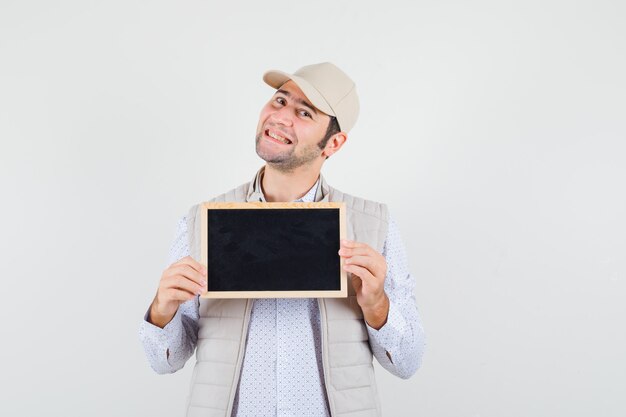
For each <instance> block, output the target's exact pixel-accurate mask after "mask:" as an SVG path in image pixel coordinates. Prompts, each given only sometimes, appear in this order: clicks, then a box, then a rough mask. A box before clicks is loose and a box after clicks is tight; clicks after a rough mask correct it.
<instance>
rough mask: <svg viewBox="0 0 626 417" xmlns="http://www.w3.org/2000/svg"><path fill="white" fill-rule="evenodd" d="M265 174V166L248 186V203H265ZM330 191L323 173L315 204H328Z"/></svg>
mask: <svg viewBox="0 0 626 417" xmlns="http://www.w3.org/2000/svg"><path fill="white" fill-rule="evenodd" d="M264 172H265V165H263V166H262V167H261V169H259V170H258V171H257V173H256V175H255V177H254V179H253V180H252V181H251V182H250V183H249V185H248V193H247V195H246V202H265V196H264V195H263V190H262V189H261V179H262V178H263V173H264ZM328 191H329V187H328V184H327V183H326V180H325V179H324V176H323V175H322V173H320V179H319V182H318V183H317V189H316V190H315V200H314V201H315V202H316V203H319V202H328Z"/></svg>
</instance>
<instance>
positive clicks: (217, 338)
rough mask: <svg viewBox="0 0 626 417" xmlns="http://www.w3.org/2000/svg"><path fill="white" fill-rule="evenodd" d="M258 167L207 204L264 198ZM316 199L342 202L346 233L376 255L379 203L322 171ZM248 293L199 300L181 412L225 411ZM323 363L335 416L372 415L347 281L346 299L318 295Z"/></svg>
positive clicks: (363, 344) (361, 338)
mask: <svg viewBox="0 0 626 417" xmlns="http://www.w3.org/2000/svg"><path fill="white" fill-rule="evenodd" d="M263 170H264V168H261V170H259V172H258V173H257V175H256V177H255V179H254V180H253V181H251V182H249V183H246V184H243V185H241V186H239V187H237V188H235V189H233V190H231V191H228V192H227V193H224V194H222V195H220V196H218V197H215V198H214V199H212V200H210V201H212V202H250V201H265V200H264V197H263V194H262V191H261V176H262V173H263ZM315 201H317V202H321V201H323V202H339V201H343V202H345V203H346V208H347V210H346V220H347V235H348V239H351V240H356V241H359V242H364V243H367V244H368V245H370V246H371V247H372V248H374V249H376V250H377V251H378V252H380V253H382V250H383V245H384V242H385V238H386V236H387V228H388V212H387V206H386V205H385V204H381V203H376V202H373V201H369V200H364V199H361V198H358V197H353V196H351V195H348V194H344V193H342V192H341V191H338V190H336V189H334V188H332V187H330V186H329V185H328V184H327V183H326V181H325V180H324V178H323V176H322V175H320V180H319V183H318V187H317V190H316V196H315ZM199 208H200V204H197V205H195V206H193V207H192V208H191V209H190V210H189V213H188V215H187V230H188V236H189V249H190V255H191V256H192V257H193V258H194V259H200V231H199V227H200V210H199ZM253 302H254V300H253V299H205V298H199V307H198V309H199V322H198V326H199V330H198V343H197V348H196V364H195V366H194V370H193V374H192V378H191V384H190V392H189V395H188V399H187V417H218V416H219V417H230V416H231V413H232V408H233V402H234V398H235V393H236V390H237V386H238V384H239V376H240V373H241V365H242V362H243V357H244V353H245V348H246V346H245V344H246V338H247V337H246V336H247V331H248V324H249V321H250V312H251V310H252V304H253ZM318 306H319V310H320V320H321V326H320V329H321V333H322V334H321V340H322V364H323V371H324V381H325V384H326V395H327V399H328V405H329V410H330V414H331V415H332V416H333V417H340V416H343V417H348V416H349V417H377V416H380V415H381V408H380V400H379V397H378V392H377V388H376V381H375V378H374V367H373V364H372V351H371V349H370V346H369V342H368V333H367V328H366V327H365V321H364V319H363V313H362V311H361V308H360V307H359V305H358V303H357V300H356V296H355V293H354V289H353V288H352V285H351V284H350V280H349V279H348V297H347V298H319V299H318Z"/></svg>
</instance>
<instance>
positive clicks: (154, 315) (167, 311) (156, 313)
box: [148, 297, 177, 328]
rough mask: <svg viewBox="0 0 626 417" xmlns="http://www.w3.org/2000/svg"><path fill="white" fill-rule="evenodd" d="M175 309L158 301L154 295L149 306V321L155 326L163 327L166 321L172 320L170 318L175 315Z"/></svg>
mask: <svg viewBox="0 0 626 417" xmlns="http://www.w3.org/2000/svg"><path fill="white" fill-rule="evenodd" d="M176 310H177V309H172V308H171V307H169V306H164V305H163V304H162V303H159V300H158V298H157V297H155V298H154V301H153V302H152V305H151V306H150V315H149V317H148V319H149V321H150V323H152V324H154V325H155V326H157V327H160V328H164V327H165V326H166V325H167V323H169V322H170V321H172V318H174V315H176Z"/></svg>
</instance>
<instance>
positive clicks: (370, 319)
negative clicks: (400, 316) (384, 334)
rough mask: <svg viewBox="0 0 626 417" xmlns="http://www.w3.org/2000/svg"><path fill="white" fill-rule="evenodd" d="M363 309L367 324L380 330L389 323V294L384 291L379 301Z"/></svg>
mask: <svg viewBox="0 0 626 417" xmlns="http://www.w3.org/2000/svg"><path fill="white" fill-rule="evenodd" d="M362 310H363V317H364V318H365V321H366V322H367V324H368V325H369V326H370V327H371V328H373V329H375V330H380V328H382V327H383V326H384V325H385V323H387V316H388V314H389V297H387V294H386V293H384V292H383V294H382V296H381V298H380V300H379V301H377V302H375V303H374V304H372V305H371V306H370V307H367V308H364V309H362Z"/></svg>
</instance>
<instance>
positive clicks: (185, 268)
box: [164, 264, 206, 285]
mask: <svg viewBox="0 0 626 417" xmlns="http://www.w3.org/2000/svg"><path fill="white" fill-rule="evenodd" d="M164 275H166V276H168V277H173V276H176V275H180V276H183V277H185V278H187V279H189V280H191V281H194V282H195V283H197V284H198V285H204V283H205V282H206V277H205V276H204V275H201V274H200V273H199V272H198V271H197V270H195V269H193V268H192V267H191V266H190V265H188V264H180V265H178V266H174V267H171V268H169V269H168V270H167V271H166V273H165V274H164Z"/></svg>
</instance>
